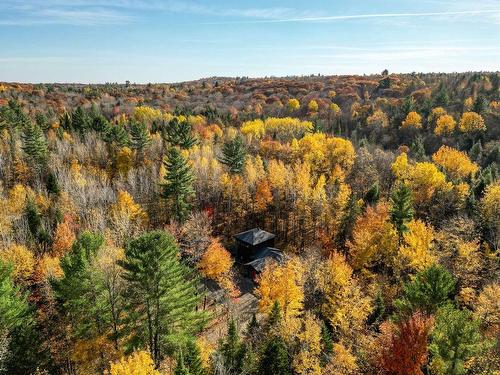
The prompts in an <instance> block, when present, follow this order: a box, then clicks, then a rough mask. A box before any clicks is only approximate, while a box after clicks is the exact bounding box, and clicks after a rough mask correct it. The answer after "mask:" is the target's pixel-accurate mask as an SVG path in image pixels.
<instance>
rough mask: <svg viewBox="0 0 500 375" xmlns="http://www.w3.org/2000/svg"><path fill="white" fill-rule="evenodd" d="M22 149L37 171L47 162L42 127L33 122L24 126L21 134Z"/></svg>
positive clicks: (46, 149)
mask: <svg viewBox="0 0 500 375" xmlns="http://www.w3.org/2000/svg"><path fill="white" fill-rule="evenodd" d="M22 140H23V151H24V153H25V154H26V156H27V159H28V161H29V162H30V164H32V166H33V168H35V169H36V170H37V171H38V172H40V171H41V170H42V168H43V166H44V165H45V164H46V162H47V157H48V153H49V150H48V147H47V141H46V139H45V135H44V134H43V131H42V129H41V128H40V127H39V126H37V125H34V124H29V125H27V126H25V127H24V129H23V134H22Z"/></svg>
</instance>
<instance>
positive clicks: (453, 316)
mask: <svg viewBox="0 0 500 375" xmlns="http://www.w3.org/2000/svg"><path fill="white" fill-rule="evenodd" d="M485 344H486V342H483V340H482V338H481V333H480V330H479V321H478V320H475V319H474V318H473V316H472V313H471V312H470V311H468V310H458V309H456V308H454V307H453V306H451V305H447V306H444V307H443V308H441V309H439V311H438V313H437V316H436V323H435V327H434V330H433V332H432V334H431V344H430V346H429V349H430V352H431V354H432V362H431V368H433V369H434V371H435V372H436V373H439V374H446V375H461V374H465V373H468V372H467V371H466V369H465V368H464V363H465V362H466V361H467V360H468V359H470V358H472V357H473V356H475V355H477V354H479V353H480V352H481V351H482V349H483V347H484V345H485Z"/></svg>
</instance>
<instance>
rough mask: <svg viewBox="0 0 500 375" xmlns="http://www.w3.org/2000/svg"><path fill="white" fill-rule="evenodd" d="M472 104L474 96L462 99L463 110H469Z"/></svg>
mask: <svg viewBox="0 0 500 375" xmlns="http://www.w3.org/2000/svg"><path fill="white" fill-rule="evenodd" d="M473 106H474V98H473V97H471V96H469V97H468V98H467V99H465V100H464V111H470V110H471V109H472V107H473Z"/></svg>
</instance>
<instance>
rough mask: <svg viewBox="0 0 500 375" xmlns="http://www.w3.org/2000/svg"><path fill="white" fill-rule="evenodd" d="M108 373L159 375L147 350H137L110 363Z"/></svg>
mask: <svg viewBox="0 0 500 375" xmlns="http://www.w3.org/2000/svg"><path fill="white" fill-rule="evenodd" d="M107 374H108V375H160V372H159V371H157V370H155V368H154V363H153V360H152V359H151V356H150V355H149V353H148V352H145V351H142V350H141V351H137V352H134V353H132V354H131V355H129V356H128V357H122V358H121V359H120V360H119V361H117V362H114V363H111V367H110V369H109V372H107Z"/></svg>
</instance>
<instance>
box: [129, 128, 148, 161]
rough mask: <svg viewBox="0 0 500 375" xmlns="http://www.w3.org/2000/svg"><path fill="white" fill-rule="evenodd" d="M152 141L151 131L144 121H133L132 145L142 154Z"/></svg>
mask: <svg viewBox="0 0 500 375" xmlns="http://www.w3.org/2000/svg"><path fill="white" fill-rule="evenodd" d="M149 143H151V137H150V135H149V131H148V129H147V127H146V124H144V123H138V122H136V121H132V122H131V124H130V146H131V147H132V148H133V149H134V150H136V151H137V153H138V154H142V152H143V150H144V148H146V146H147V145H148V144H149Z"/></svg>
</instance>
